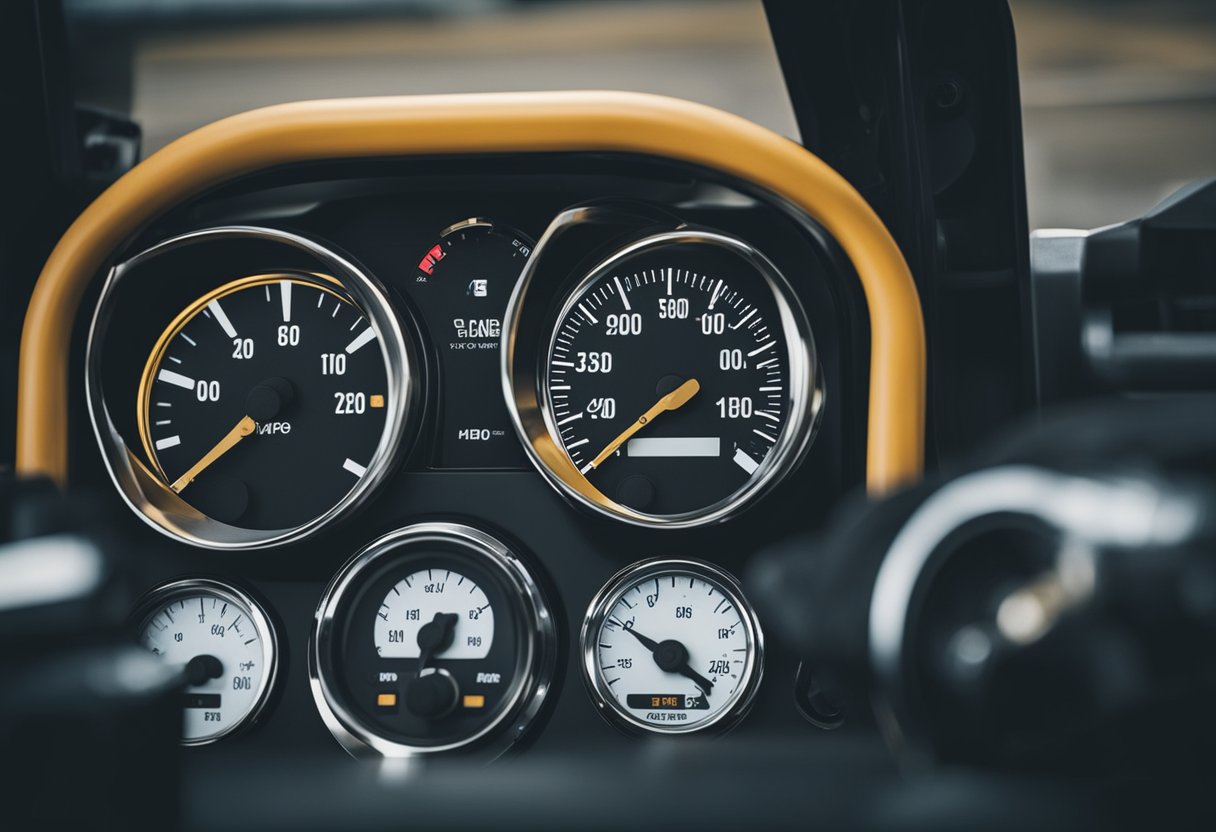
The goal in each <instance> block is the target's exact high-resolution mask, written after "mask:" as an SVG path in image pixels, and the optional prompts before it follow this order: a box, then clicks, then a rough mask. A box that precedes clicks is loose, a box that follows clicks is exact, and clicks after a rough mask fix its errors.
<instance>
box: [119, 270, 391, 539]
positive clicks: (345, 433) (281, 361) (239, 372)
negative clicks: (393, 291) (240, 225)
mask: <svg viewBox="0 0 1216 832" xmlns="http://www.w3.org/2000/svg"><path fill="white" fill-rule="evenodd" d="M386 388H387V371H386V368H385V362H384V357H383V354H382V352H381V350H380V348H379V344H378V340H377V336H376V333H375V331H374V330H373V329H372V328H371V327H370V326H369V325H368V321H367V319H366V318H365V316H364V314H363V312H362V311H361V310H360V309H359V308H358V307H356V306H355V305H354V304H353V303H351V302H350V300H348V299H347V298H346V297H345V296H344V295H341V294H340V293H338V292H337V291H336V287H334V288H331V287H330V286H329V285H328V284H327V283H326V282H325V281H322V280H319V279H316V280H314V279H312V278H306V277H304V276H295V275H260V276H255V277H248V278H242V279H241V280H237V281H234V282H232V283H229V284H227V285H225V286H222V287H220V288H219V289H217V290H215V291H214V292H211V293H210V294H208V295H206V296H204V297H203V298H200V299H199V300H198V301H196V302H195V303H193V304H191V305H190V307H188V308H187V309H186V310H185V311H184V312H182V314H181V315H179V316H178V318H177V319H176V320H175V321H174V322H173V323H172V324H170V326H169V328H168V329H167V330H166V331H165V333H164V335H162V336H161V339H160V341H159V342H158V343H157V346H156V349H155V350H154V351H153V354H152V356H151V357H150V359H149V361H148V365H147V367H146V368H145V370H144V376H143V380H142V382H141V385H140V403H139V423H140V433H141V437H142V440H143V444H144V449H145V451H146V453H147V454H148V457H149V459H150V460H151V461H152V462H153V464H154V466H155V467H156V468H157V469H158V470H159V472H160V473H161V474H162V476H163V477H164V481H165V483H166V484H167V485H168V486H169V487H170V488H172V490H173V491H175V492H177V493H178V494H179V495H180V496H181V498H182V499H183V500H185V501H186V502H187V503H189V504H190V505H191V506H193V507H194V508H196V509H197V510H198V511H200V512H201V513H203V514H204V515H206V516H207V517H209V518H212V519H214V520H218V521H220V522H222V523H227V524H230V525H233V526H237V527H240V528H247V529H284V528H292V527H296V526H300V525H302V524H304V523H307V522H309V521H311V520H313V519H315V518H317V517H320V516H321V515H323V514H325V513H326V512H328V511H329V510H330V509H332V508H334V506H336V505H337V504H338V503H339V502H340V501H341V500H342V498H343V497H345V496H346V494H347V493H348V492H350V491H351V490H352V489H353V488H354V487H355V486H356V485H357V484H358V483H359V481H360V480H361V479H362V478H363V477H364V476H365V475H367V473H368V467H369V465H370V464H371V460H372V458H373V456H374V455H375V453H376V451H377V448H378V447H379V445H380V442H381V437H382V434H383V432H384V427H385V419H386V413H387V412H388V408H389V407H392V406H393V405H394V403H393V402H389V401H388V400H387V397H388V391H387V389H386Z"/></svg>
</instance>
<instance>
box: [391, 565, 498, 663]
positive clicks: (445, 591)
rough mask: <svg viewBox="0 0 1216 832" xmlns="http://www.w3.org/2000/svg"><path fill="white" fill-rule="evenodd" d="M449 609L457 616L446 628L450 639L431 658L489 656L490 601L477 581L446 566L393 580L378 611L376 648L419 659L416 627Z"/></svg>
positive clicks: (393, 655) (393, 656)
mask: <svg viewBox="0 0 1216 832" xmlns="http://www.w3.org/2000/svg"><path fill="white" fill-rule="evenodd" d="M448 613H453V614H455V615H456V618H455V619H454V620H452V622H451V625H450V627H449V628H448V629H450V631H451V632H450V634H449V636H448V639H449V643H448V644H447V646H446V647H445V648H444V649H443V650H441V651H438V652H437V653H436V654H435V658H436V659H444V660H448V659H461V660H463V659H484V658H485V657H486V656H488V655H489V654H490V647H491V646H492V645H493V644H494V605H493V604H492V603H491V602H490V599H489V598H488V597H486V591H485V589H483V588H482V587H480V586H478V585H477V583H476V581H474V580H473V579H472V578H469V577H466V576H465V575H462V574H460V573H459V572H453V571H452V570H451V569H446V568H445V569H434V568H428V569H420V570H418V571H417V572H414V573H413V574H412V575H406V576H405V577H404V578H402V579H401V580H400V581H398V582H397V583H395V584H393V587H392V589H390V590H389V593H388V594H387V595H385V596H384V601H383V602H382V603H381V604H380V610H379V611H378V612H377V613H376V623H375V642H376V653H377V654H379V656H380V658H382V659H417V658H419V656H420V654H421V648H420V647H419V638H418V635H419V631H420V630H421V629H422V628H423V627H424V626H426V625H427V624H429V623H431V622H433V621H435V617H436V616H443V615H445V614H448ZM424 641H425V639H424Z"/></svg>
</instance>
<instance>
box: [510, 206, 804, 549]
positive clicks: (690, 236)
mask: <svg viewBox="0 0 1216 832" xmlns="http://www.w3.org/2000/svg"><path fill="white" fill-rule="evenodd" d="M595 213H596V210H595V209H588V208H583V209H574V210H571V211H567V212H565V213H563V214H561V215H560V216H558V217H557V218H556V219H555V220H554V221H553V222H552V223H551V224H550V225H549V228H548V229H546V231H545V233H544V235H543V236H542V237H541V240H540V242H539V243H538V244H537V246H536V248H535V249H534V250H533V254H532V257H531V259H530V260H529V261H528V263H527V265H526V266H525V267H524V270H523V273H522V274H521V276H520V279H519V282H518V284H517V285H516V287H515V291H514V292H513V293H512V295H511V299H510V301H509V302H508V304H507V310H506V313H505V315H504V316H503V344H502V349H501V352H502V379H503V392H504V396H505V398H506V403H507V410H508V412H509V413H510V414H511V422H512V424H513V425H514V426H515V431H516V433H517V434H518V435H519V438H520V441H521V442H522V443H523V446H524V450H525V452H526V453H527V455H528V458H529V459H530V460H531V461H532V464H533V465H534V466H535V467H536V468H537V470H539V471H540V472H541V474H542V475H544V477H545V479H547V480H548V481H549V483H550V484H551V485H552V486H553V487H554V488H556V489H557V491H558V492H559V493H561V494H562V495H564V496H565V497H567V498H568V499H570V500H573V501H575V502H576V503H579V504H581V505H583V506H585V507H587V508H589V509H591V510H592V511H594V512H596V513H598V514H601V515H603V516H606V517H611V518H613V519H616V520H622V521H624V522H626V523H629V524H631V525H635V526H643V527H647V528H663V529H685V528H692V527H696V526H703V525H709V524H713V523H720V522H723V521H726V520H728V519H730V518H731V517H733V516H735V515H736V514H738V513H739V512H740V511H742V510H743V509H744V508H746V507H748V506H749V505H751V504H752V503H754V502H755V501H756V500H757V499H758V498H759V497H761V496H762V495H764V494H765V493H767V492H768V491H770V490H771V489H772V488H773V487H775V486H776V485H777V484H778V483H780V482H781V480H782V479H784V478H785V477H786V476H787V475H788V474H789V473H790V471H792V470H793V469H794V468H795V467H796V466H797V464H798V463H799V462H800V461H801V460H802V459H803V457H804V456H805V455H806V452H807V450H808V449H809V448H810V445H811V441H812V439H813V438H814V436H815V433H816V431H817V429H818V425H819V419H820V416H821V414H822V404H823V401H824V391H823V387H822V383H821V380H820V375H821V374H820V372H819V364H818V359H817V356H816V351H815V340H814V336H813V334H812V332H811V327H810V323H809V322H808V321H807V317H806V312H805V311H804V310H803V308H802V304H801V302H800V301H799V299H798V296H797V294H796V293H795V292H794V289H793V287H792V285H791V284H790V282H789V281H788V280H787V279H786V277H785V275H783V274H782V273H781V271H780V270H779V269H778V268H777V267H776V266H775V265H774V264H773V263H772V261H771V260H769V259H768V258H767V257H765V256H764V255H763V254H762V253H760V252H759V251H758V250H756V249H755V248H753V247H752V246H750V245H748V244H747V243H746V242H744V241H743V240H740V239H738V238H737V237H732V236H729V235H726V234H722V233H719V232H715V231H707V230H701V229H692V228H679V229H676V230H674V231H667V232H662V233H659V234H652V235H648V236H646V237H644V238H642V239H640V240H636V241H634V242H632V243H630V244H628V245H626V246H624V247H622V248H620V249H618V250H617V251H615V252H614V253H613V254H611V255H610V256H609V257H607V258H606V259H604V260H602V261H600V262H599V263H598V264H597V265H596V266H595V267H594V268H592V269H591V270H590V271H589V272H588V273H587V275H586V276H584V277H583V278H582V279H580V280H579V282H578V283H577V284H576V285H575V286H574V288H573V289H571V290H569V291H567V292H566V295H565V300H564V301H563V304H562V307H561V311H560V312H559V314H558V316H557V318H556V321H555V322H554V323H553V325H552V326H551V327H550V335H549V343H548V344H547V345H546V349H545V352H544V353H543V354H541V353H540V351H539V349H537V347H539V344H520V343H519V341H518V336H519V323H520V316H521V315H522V312H523V307H524V304H525V303H528V304H540V305H542V306H543V305H545V302H546V301H547V299H545V298H541V299H536V298H533V299H528V297H527V295H528V290H529V288H530V286H531V283H532V280H533V278H534V276H535V274H536V271H537V269H538V267H539V265H540V264H541V263H542V262H543V260H544V256H543V254H544V250H545V247H546V245H547V244H548V243H549V242H550V241H551V240H553V239H554V238H555V237H557V236H559V235H560V234H561V233H562V232H563V231H565V230H567V229H568V228H569V227H572V226H576V225H578V224H580V223H582V222H586V221H589V220H593V219H594V216H595ZM684 243H696V244H702V245H711V246H716V247H718V248H722V249H725V250H727V251H729V252H731V253H732V254H734V255H735V256H737V257H739V258H740V259H742V260H743V261H744V262H746V263H747V264H748V265H750V266H751V267H752V268H754V269H755V270H756V271H757V272H759V273H760V275H761V277H763V278H764V281H765V283H766V285H767V286H768V288H769V291H770V292H771V293H772V296H773V301H774V303H775V304H776V307H777V311H778V316H779V317H780V320H781V329H782V334H783V336H784V337H785V342H786V355H787V357H788V364H789V378H790V389H789V397H788V399H787V404H788V406H789V418H788V419H787V420H786V423H785V425H784V426H783V428H782V431H781V435H780V436H779V437H778V439H777V442H776V444H774V445H773V448H772V449H771V450H770V451H769V453H768V454H767V456H765V458H764V462H762V463H761V464H760V467H759V468H758V469H757V470H756V471H755V472H754V473H753V474H752V476H751V477H750V478H749V479H748V480H747V482H746V483H744V485H743V486H742V487H740V488H739V489H737V490H736V491H735V492H734V493H733V494H730V495H728V496H726V497H724V498H723V499H721V500H719V501H718V502H716V503H713V504H712V505H709V506H706V507H704V508H701V509H697V510H694V511H688V512H683V513H681V514H647V513H645V512H639V511H635V510H634V509H631V508H629V507H628V506H624V505H621V504H620V503H618V502H616V501H615V500H613V499H611V498H610V497H608V496H607V495H605V494H604V493H603V492H601V491H600V490H599V489H598V488H596V487H595V486H594V485H593V484H592V483H591V482H590V480H588V479H587V478H586V477H585V476H584V475H583V474H582V473H581V472H580V471H579V470H578V467H577V466H575V465H574V464H573V462H572V461H570V460H569V454H568V453H567V452H566V450H565V447H564V446H563V445H562V442H561V434H560V431H559V430H558V428H557V424H556V420H555V419H554V417H553V413H552V407H551V403H550V400H549V385H548V373H547V372H545V363H546V360H547V357H548V355H549V354H550V353H551V352H552V349H553V341H554V339H555V338H556V335H557V326H558V324H559V323H560V322H561V321H562V320H564V318H565V316H566V315H567V314H568V313H569V311H570V310H571V309H572V308H573V307H574V306H575V305H576V304H577V303H578V301H579V300H580V299H581V297H582V296H583V294H585V292H586V291H587V290H588V289H589V288H590V287H591V286H592V285H593V284H595V283H596V282H598V281H599V280H601V279H603V278H604V277H606V276H607V275H608V273H609V272H611V271H612V270H613V268H615V266H616V265H617V264H618V263H620V262H621V261H622V260H624V259H626V258H629V257H633V256H635V255H637V254H639V253H642V252H645V251H648V250H650V249H653V248H659V247H663V246H668V245H679V244H684ZM542 437H543V438H542ZM542 442H543V443H545V445H546V446H555V447H556V449H557V451H558V453H560V454H561V455H563V456H564V457H565V460H564V461H565V462H569V465H566V464H562V465H561V467H560V470H558V469H556V468H555V466H554V465H553V464H551V462H549V461H546V456H547V455H548V454H546V453H545V452H544V450H542V448H541V443H542ZM546 450H548V448H546ZM550 453H552V451H551V450H550Z"/></svg>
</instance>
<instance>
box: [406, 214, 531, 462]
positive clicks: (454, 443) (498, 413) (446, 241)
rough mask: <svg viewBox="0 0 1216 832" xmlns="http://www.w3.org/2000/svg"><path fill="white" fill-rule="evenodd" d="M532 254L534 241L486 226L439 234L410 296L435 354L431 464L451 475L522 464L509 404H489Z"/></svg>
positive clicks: (496, 399) (469, 224)
mask: <svg viewBox="0 0 1216 832" xmlns="http://www.w3.org/2000/svg"><path fill="white" fill-rule="evenodd" d="M531 253H532V241H531V240H529V239H528V238H527V237H526V236H525V235H524V234H522V233H521V232H519V231H518V230H516V229H513V228H511V227H509V226H505V225H496V224H495V223H493V222H491V221H490V220H487V219H480V218H477V219H468V220H464V221H463V222H458V223H456V224H454V225H452V226H450V227H449V228H447V229H445V230H444V231H442V232H441V233H440V236H439V239H438V241H437V242H436V243H435V244H434V245H433V246H431V248H429V249H428V250H427V251H426V253H425V254H424V255H423V256H422V259H421V260H420V261H419V262H418V266H417V269H416V271H415V273H414V275H413V278H412V280H413V283H412V285H411V286H409V287H408V289H407V291H408V292H409V293H410V296H411V297H412V298H413V299H414V301H415V302H416V303H417V304H418V306H419V308H420V309H421V310H422V311H423V313H424V314H425V315H426V318H427V320H428V321H429V323H430V325H431V327H432V331H431V335H432V338H433V339H434V342H435V346H436V348H437V350H438V353H439V362H440V370H441V373H440V385H441V396H442V407H443V412H444V419H443V424H444V432H443V433H442V434H441V435H440V438H439V439H440V441H439V443H438V447H437V448H436V457H437V459H436V462H437V463H438V464H440V465H442V466H444V467H448V468H518V467H523V466H525V465H526V464H527V459H526V457H525V456H524V453H523V449H522V448H520V446H519V442H518V441H517V440H516V438H515V434H514V432H513V431H512V430H511V419H510V416H509V415H508V413H507V407H506V403H505V402H503V401H502V398H501V397H500V396H490V397H487V396H486V391H487V390H494V389H495V388H497V387H498V386H499V385H500V384H501V381H500V372H501V371H500V367H499V362H500V353H499V345H500V344H501V342H502V317H503V311H504V310H505V309H506V306H507V299H508V298H510V296H511V290H512V289H514V288H515V283H516V281H517V280H518V279H519V273H520V271H521V270H522V269H523V267H524V265H525V264H526V263H527V261H528V257H529V255H531Z"/></svg>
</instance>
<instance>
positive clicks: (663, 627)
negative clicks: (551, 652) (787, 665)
mask: <svg viewBox="0 0 1216 832" xmlns="http://www.w3.org/2000/svg"><path fill="white" fill-rule="evenodd" d="M607 605H608V606H607V607H606V615H605V617H604V621H603V624H602V625H601V626H600V629H599V633H598V634H597V637H596V644H595V648H594V655H595V659H596V668H595V670H594V673H595V674H596V675H597V682H598V685H597V686H598V687H599V689H600V690H601V692H602V693H603V695H604V696H605V697H606V698H608V699H610V700H611V701H615V703H616V705H617V707H618V709H619V711H620V713H621V714H622V715H623V716H625V717H626V718H628V719H631V720H633V721H635V722H637V723H639V724H641V725H643V726H645V727H648V728H652V729H654V730H659V731H673V732H675V731H688V730H695V729H696V728H697V727H698V726H699V725H701V724H703V723H708V722H710V721H713V720H714V718H715V717H717V716H719V715H720V714H722V713H723V712H724V711H726V710H728V709H730V708H732V707H733V706H734V705H735V703H736V702H737V701H738V700H739V697H740V695H741V693H742V691H743V690H744V689H745V688H746V687H747V683H748V681H749V679H750V676H751V674H752V673H753V672H754V664H755V663H754V662H753V661H752V657H753V654H754V652H755V644H754V643H753V641H752V633H751V630H750V628H749V627H748V626H747V624H746V623H745V621H744V618H745V616H746V615H748V613H745V611H743V610H740V609H739V606H738V603H737V602H736V600H735V599H734V597H733V595H731V594H728V593H727V591H726V590H725V589H724V588H723V587H722V586H721V585H720V584H719V583H717V582H716V581H712V580H709V579H706V578H704V577H702V576H700V575H695V574H691V573H687V572H679V571H675V572H673V571H664V572H659V573H658V574H653V575H649V576H646V577H644V578H639V579H637V580H635V581H632V582H630V583H628V584H626V585H625V588H624V589H623V591H621V592H619V593H618V594H617V595H615V596H614V597H613V598H609V599H607Z"/></svg>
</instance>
